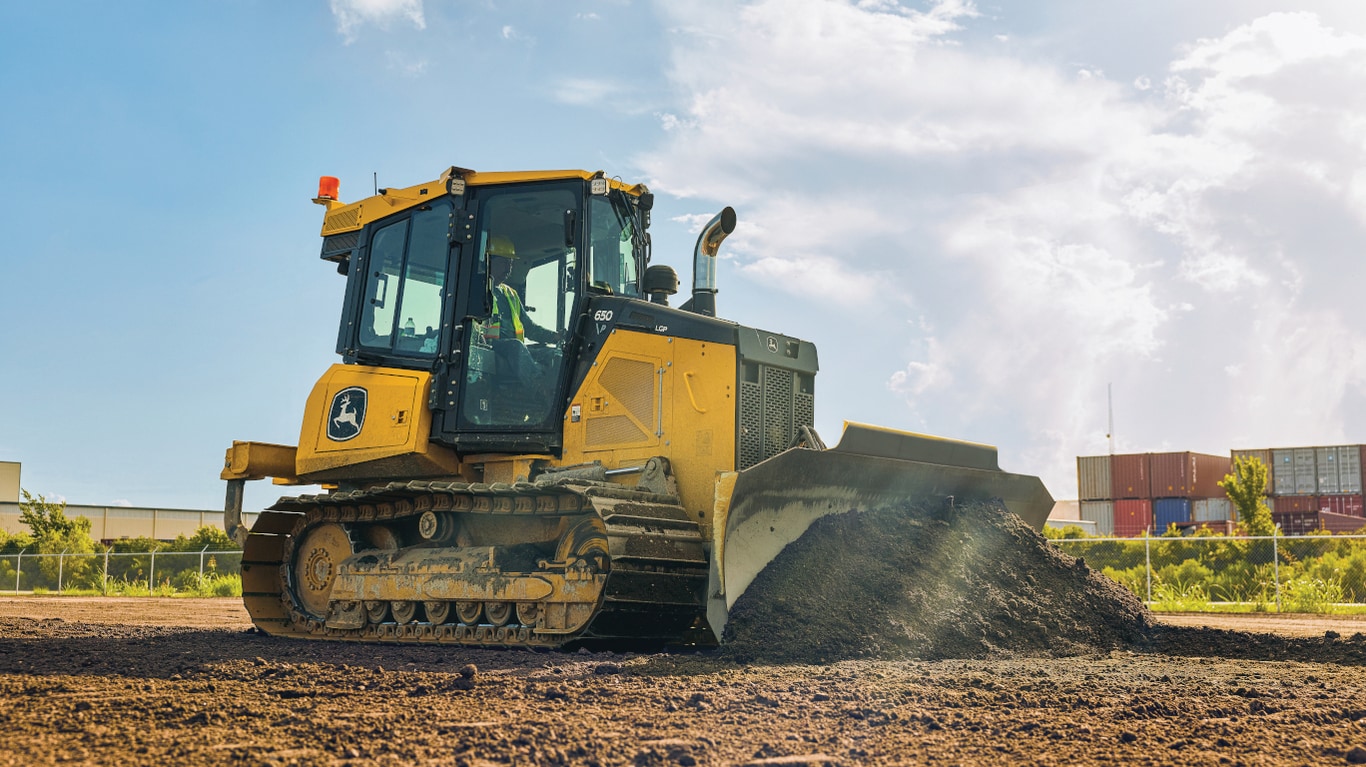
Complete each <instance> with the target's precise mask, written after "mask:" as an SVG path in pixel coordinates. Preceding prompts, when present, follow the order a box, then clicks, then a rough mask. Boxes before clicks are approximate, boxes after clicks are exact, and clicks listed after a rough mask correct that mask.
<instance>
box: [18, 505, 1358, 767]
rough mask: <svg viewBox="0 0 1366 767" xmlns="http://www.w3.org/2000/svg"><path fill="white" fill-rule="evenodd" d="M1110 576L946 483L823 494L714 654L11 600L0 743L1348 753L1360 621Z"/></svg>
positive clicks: (284, 748)
mask: <svg viewBox="0 0 1366 767" xmlns="http://www.w3.org/2000/svg"><path fill="white" fill-rule="evenodd" d="M892 534H894V535H892ZM888 535H892V537H891V538H888V537H887V536H888ZM889 540H890V541H896V543H893V544H891V545H890V546H887V545H883V546H882V547H881V549H879V548H878V547H875V546H873V545H871V544H870V541H877V542H879V543H880V544H887V542H888V541H889ZM879 551H880V552H881V553H878V552H879ZM839 552H843V553H844V555H845V559H844V560H841V559H840V558H838V557H836V558H835V559H834V562H836V563H839V562H843V564H832V560H831V559H830V558H829V557H830V556H831V554H832V553H839ZM1116 588H1117V587H1113V586H1112V585H1111V584H1110V583H1109V582H1108V581H1105V580H1104V579H1101V578H1100V577H1099V576H1098V575H1096V574H1095V573H1094V572H1093V571H1091V570H1090V569H1089V568H1087V567H1086V566H1085V565H1084V563H1078V562H1077V561H1075V560H1073V559H1072V558H1071V557H1067V556H1065V555H1062V554H1058V553H1057V552H1055V551H1053V550H1052V549H1051V548H1050V547H1048V546H1047V544H1045V543H1043V542H1042V539H1040V538H1039V537H1038V536H1037V535H1036V534H1034V533H1033V532H1032V531H1030V530H1028V529H1027V528H1024V527H1023V526H1022V525H1018V524H1016V523H1015V522H1014V521H1013V518H1012V517H1009V516H1008V515H999V514H996V513H995V512H993V511H992V510H991V509H990V508H964V509H952V508H950V509H931V510H928V511H927V510H924V509H921V510H899V511H896V512H893V511H890V510H889V511H887V512H886V513H885V514H883V513H878V514H865V515H844V516H840V517H830V518H826V519H825V520H822V521H821V523H820V527H819V528H817V530H816V531H815V534H814V535H811V536H808V537H806V538H803V539H802V540H801V541H798V543H797V544H796V545H794V546H792V547H789V549H788V550H787V551H785V552H784V554H783V555H782V556H781V557H779V559H778V560H775V562H774V567H773V568H772V569H771V571H767V572H766V573H764V574H763V575H762V576H761V578H760V579H759V580H756V582H755V584H754V586H753V587H752V589H751V592H750V593H748V594H747V595H746V596H745V598H743V599H742V602H741V603H737V605H736V610H735V612H734V614H733V618H732V622H731V624H730V631H731V636H732V642H731V643H730V644H729V645H727V646H726V647H725V648H724V649H722V650H720V651H712V652H707V653H677V652H676V653H671V654H663V653H661V654H650V655H632V654H613V653H590V652H587V651H581V652H577V653H545V652H527V651H490V650H464V649H459V648H445V647H442V648H425V647H411V646H401V645H362V644H341V643H323V642H315V641H302V640H286V639H275V638H271V637H268V636H264V635H262V634H259V633H256V632H255V630H254V629H251V628H249V626H250V622H249V621H248V620H247V618H246V614H245V611H244V610H242V608H241V607H240V605H239V604H238V603H237V602H236V600H230V599H222V600H185V599H99V598H62V597H19V598H12V599H6V600H0V721H4V722H5V726H4V727H3V728H0V764H16V765H17V764H25V765H27V764H53V763H59V762H64V763H70V762H76V763H82V762H84V763H94V764H109V765H131V764H169V763H188V762H191V761H193V762H196V763H201V764H219V763H228V762H233V763H249V764H258V763H259V764H279V765H287V764H288V765H293V764H300V765H303V764H307V765H314V764H317V765H322V764H328V765H334V764H356V765H360V764H394V765H400V764H402V765H410V764H457V765H501V764H564V765H569V764H573V765H580V764H582V765H590V764H598V765H743V764H755V765H762V764H785V765H791V764H810V765H818V764H820V765H831V764H840V765H860V764H871V765H884V764H929V763H935V764H980V763H983V762H986V761H988V760H1008V761H1009V762H1013V763H1023V764H1059V765H1061V764H1113V763H1123V764H1152V765H1157V764H1194V765H1205V764H1208V765H1217V764H1245V765H1263V764H1359V763H1366V704H1363V703H1362V702H1361V701H1362V700H1366V636H1363V635H1362V634H1360V633H1359V632H1358V629H1359V628H1361V627H1362V626H1364V625H1366V623H1364V622H1363V620H1362V619H1360V618H1356V617H1353V618H1346V619H1337V618H1315V617H1307V616H1293V617H1287V616H1242V615H1215V616H1200V617H1201V618H1202V619H1205V620H1207V621H1210V622H1211V623H1208V624H1206V625H1204V626H1191V625H1183V626H1177V625H1172V624H1173V623H1175V622H1177V621H1178V620H1179V621H1181V622H1189V621H1190V620H1191V619H1192V617H1191V616H1189V615H1183V616H1180V617H1179V618H1177V617H1166V616H1153V615H1152V614H1151V613H1148V612H1147V611H1145V610H1143V608H1142V606H1141V605H1139V604H1138V603H1137V602H1136V601H1135V600H1133V598H1132V596H1129V595H1127V593H1120V592H1119V591H1116ZM927 605H928V607H927ZM1240 625H1250V626H1253V627H1255V628H1256V629H1257V631H1258V632H1270V631H1278V632H1280V633H1246V632H1241V631H1236V630H1231V629H1236V628H1237V627H1238V626H1240Z"/></svg>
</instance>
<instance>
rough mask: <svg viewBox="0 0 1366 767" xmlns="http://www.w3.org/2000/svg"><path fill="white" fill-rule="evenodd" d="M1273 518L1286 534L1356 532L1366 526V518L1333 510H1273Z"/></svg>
mask: <svg viewBox="0 0 1366 767" xmlns="http://www.w3.org/2000/svg"><path fill="white" fill-rule="evenodd" d="M1271 519H1272V520H1273V521H1274V522H1275V523H1276V524H1277V525H1279V526H1280V528H1281V532H1282V533H1284V534H1286V535H1308V534H1309V533H1313V532H1316V531H1319V530H1327V531H1328V532H1330V533H1354V532H1356V531H1358V530H1360V529H1361V528H1362V527H1364V526H1366V519H1362V518H1361V517H1349V516H1346V515H1345V514H1334V513H1333V512H1331V511H1283V512H1273V513H1272V514H1271Z"/></svg>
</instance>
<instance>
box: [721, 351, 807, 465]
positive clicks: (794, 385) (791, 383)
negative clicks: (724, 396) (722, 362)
mask: <svg viewBox="0 0 1366 767" xmlns="http://www.w3.org/2000/svg"><path fill="white" fill-rule="evenodd" d="M742 364H743V368H742V370H741V375H740V423H739V427H740V433H739V443H740V444H739V445H738V446H737V447H738V449H737V451H736V458H737V467H738V468H740V469H748V468H749V467H751V466H753V465H755V464H756V463H759V462H760V461H763V460H766V459H768V458H772V457H773V456H775V455H777V454H778V453H781V452H782V451H784V450H786V449H788V448H789V447H791V446H792V443H793V442H794V441H795V440H796V436H797V429H798V428H800V427H802V426H814V425H815V392H814V388H815V376H812V375H809V374H806V373H800V372H797V371H794V370H787V369H784V368H779V367H772V366H769V365H761V364H758V363H755V362H748V361H747V362H744V363H742Z"/></svg>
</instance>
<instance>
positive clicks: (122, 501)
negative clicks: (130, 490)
mask: <svg viewBox="0 0 1366 767" xmlns="http://www.w3.org/2000/svg"><path fill="white" fill-rule="evenodd" d="M109 505H110V506H121V507H125V508H127V507H131V506H132V505H133V502H132V501H130V500H128V499H127V498H118V499H116V500H113V501H110V502H109Z"/></svg>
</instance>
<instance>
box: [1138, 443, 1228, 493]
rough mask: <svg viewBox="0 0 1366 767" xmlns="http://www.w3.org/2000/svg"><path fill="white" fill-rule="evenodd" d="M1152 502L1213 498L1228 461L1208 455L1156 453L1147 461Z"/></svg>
mask: <svg viewBox="0 0 1366 767" xmlns="http://www.w3.org/2000/svg"><path fill="white" fill-rule="evenodd" d="M1148 471H1149V476H1150V479H1149V493H1148V496H1149V497H1150V498H1214V497H1217V496H1220V495H1223V494H1224V491H1223V489H1222V488H1220V487H1219V481H1220V480H1222V479H1223V478H1224V475H1226V474H1228V473H1229V459H1228V457H1227V456H1222V455H1207V454H1205V453H1153V454H1152V455H1151V456H1150V457H1149V459H1148Z"/></svg>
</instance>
